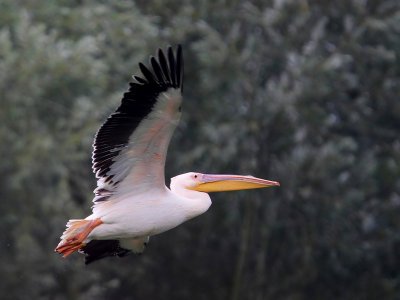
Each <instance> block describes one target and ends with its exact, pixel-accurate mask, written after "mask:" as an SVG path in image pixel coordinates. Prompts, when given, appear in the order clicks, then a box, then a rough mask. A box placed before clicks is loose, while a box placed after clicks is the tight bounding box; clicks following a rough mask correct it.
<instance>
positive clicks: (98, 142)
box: [92, 46, 183, 184]
mask: <svg viewBox="0 0 400 300" xmlns="http://www.w3.org/2000/svg"><path fill="white" fill-rule="evenodd" d="M158 60H159V61H157V59H155V58H153V59H151V65H152V69H153V70H152V71H151V70H149V69H148V68H147V67H146V66H145V65H144V64H142V63H139V68H140V70H141V72H142V75H143V77H144V78H142V77H139V76H134V79H135V80H136V81H137V82H131V83H130V88H129V91H128V92H126V93H124V96H123V98H122V101H121V105H120V106H119V107H118V108H117V110H116V111H115V112H114V113H113V114H111V115H110V116H109V117H108V119H107V120H106V122H105V123H104V124H103V125H102V126H101V127H100V129H99V131H98V132H97V134H96V137H95V140H94V143H93V148H94V150H93V155H92V163H93V171H94V172H95V173H96V177H98V178H100V177H104V178H105V182H111V183H113V184H115V183H114V182H112V178H113V177H114V176H113V174H108V172H109V171H110V168H111V166H112V164H113V163H114V161H115V159H116V157H117V156H118V155H119V153H120V152H121V150H123V149H124V148H125V147H126V146H127V143H128V141H129V137H130V136H131V135H132V133H133V131H134V130H135V129H136V127H137V126H139V124H140V122H141V121H142V120H143V119H144V118H146V116H147V115H148V114H150V113H151V110H152V108H153V106H154V104H155V103H156V101H157V97H158V95H159V94H160V93H162V92H165V91H166V90H167V89H169V88H176V89H179V88H181V85H182V82H181V80H178V81H177V80H176V78H180V77H181V76H182V75H181V74H182V72H183V70H182V63H181V61H182V49H181V46H178V50H177V57H176V59H175V57H174V53H173V50H172V48H171V47H169V48H168V63H167V61H166V59H165V55H164V53H163V52H162V50H159V52H158ZM171 79H172V80H171Z"/></svg>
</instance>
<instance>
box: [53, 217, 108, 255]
mask: <svg viewBox="0 0 400 300" xmlns="http://www.w3.org/2000/svg"><path fill="white" fill-rule="evenodd" d="M102 223H103V222H102V221H101V220H100V219H94V220H69V221H68V223H67V229H65V231H64V233H63V235H62V236H61V242H60V243H59V244H58V246H57V248H56V249H55V251H56V252H58V253H60V254H62V256H63V257H67V256H68V255H70V254H71V253H73V252H75V251H78V250H79V249H81V248H82V247H83V246H84V245H85V244H84V242H85V240H86V238H87V236H88V235H89V233H90V232H91V231H92V230H93V229H94V228H95V227H97V226H99V225H100V224H102Z"/></svg>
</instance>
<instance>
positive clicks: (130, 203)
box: [55, 45, 279, 264]
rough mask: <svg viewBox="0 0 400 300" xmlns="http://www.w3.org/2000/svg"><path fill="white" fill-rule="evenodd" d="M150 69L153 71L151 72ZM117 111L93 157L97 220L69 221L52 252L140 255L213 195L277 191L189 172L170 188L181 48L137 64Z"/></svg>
mask: <svg viewBox="0 0 400 300" xmlns="http://www.w3.org/2000/svg"><path fill="white" fill-rule="evenodd" d="M150 66H151V67H150ZM139 68H140V71H141V73H142V76H133V79H134V82H131V83H130V87H129V90H128V91H127V92H126V93H125V94H124V95H123V98H122V101H121V104H120V106H119V107H118V108H117V110H116V111H115V112H114V113H112V114H111V115H110V116H109V117H108V118H107V120H106V121H105V122H104V124H103V125H102V126H101V127H100V129H99V130H98V132H97V134H96V136H95V139H94V142H93V153H92V168H93V172H94V173H95V174H96V178H97V188H96V189H95V190H94V194H95V197H94V199H93V203H94V205H93V206H92V214H91V215H90V216H88V217H86V218H85V219H75V220H69V221H68V223H67V225H66V229H65V231H64V233H63V234H62V236H61V241H60V243H59V244H58V246H57V247H56V249H55V251H56V252H58V253H60V254H61V255H63V257H67V256H68V255H70V254H71V253H73V252H76V251H78V252H79V253H82V254H84V255H85V263H86V264H89V263H91V262H93V261H96V260H99V259H101V258H104V257H107V256H117V257H124V256H126V255H128V254H130V253H132V252H133V253H142V252H143V251H144V249H145V247H146V245H147V243H148V241H149V238H150V236H153V235H156V234H160V233H162V232H165V231H167V230H170V229H172V228H174V227H176V226H178V225H180V224H182V223H183V222H185V221H187V220H190V219H192V218H194V217H196V216H199V215H201V214H203V213H204V212H206V211H207V210H208V208H209V207H210V205H211V199H210V196H209V195H208V193H210V192H220V191H234V190H245V189H257V188H266V187H272V186H279V183H278V182H276V181H270V180H265V179H260V178H256V177H253V176H243V175H224V174H202V173H197V172H189V173H186V174H182V175H178V176H176V177H173V178H172V179H171V184H170V188H167V187H166V185H165V178H164V167H165V158H166V154H167V150H168V145H169V142H170V140H171V137H172V134H173V132H174V130H175V128H176V126H177V125H178V122H179V119H180V116H181V103H182V88H183V58H182V47H181V46H180V45H178V47H177V49H176V52H175V53H174V50H173V49H172V48H171V47H168V49H167V51H166V54H164V52H163V50H161V49H159V50H158V57H157V58H156V57H153V56H150V60H149V65H148V66H145V65H144V64H142V63H139Z"/></svg>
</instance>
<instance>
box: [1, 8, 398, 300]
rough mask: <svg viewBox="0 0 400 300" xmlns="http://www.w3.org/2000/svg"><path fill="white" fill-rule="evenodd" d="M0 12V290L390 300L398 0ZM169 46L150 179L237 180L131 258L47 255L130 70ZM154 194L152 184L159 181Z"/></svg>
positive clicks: (77, 200) (80, 206) (81, 189)
mask: <svg viewBox="0 0 400 300" xmlns="http://www.w3.org/2000/svg"><path fill="white" fill-rule="evenodd" d="M110 2H111V1H70V0H68V1H66V0H65V1H16V0H3V1H1V3H0V105H1V106H0V211H1V218H0V257H1V261H0V274H1V280H0V291H1V292H0V293H1V298H2V299H96V300H100V299H191V300H196V299H207V300H210V299H234V300H239V299H259V300H263V299H293V300H297V299H299V300H300V299H400V274H399V268H400V252H399V251H400V231H399V229H400V217H399V216H400V179H399V178H400V101H399V100H400V99H399V98H400V2H399V1H398V0H380V1H378V0H371V1H368V0H349V1H307V0H275V1H271V0H263V1H261V0H260V1H234V0H225V1H223V0H216V1H212V0H203V1H177V0H171V1H161V0H158V1H144V0H141V1H136V2H132V1H114V4H110ZM177 43H181V44H182V45H183V48H184V57H185V80H184V96H185V102H184V106H183V112H184V114H183V119H182V122H181V124H180V126H179V128H178V129H177V131H176V133H175V135H174V138H173V141H172V143H171V147H170V151H169V156H168V162H167V166H166V176H167V178H170V177H172V176H175V175H176V174H180V173H185V172H188V171H200V172H208V173H238V174H252V175H255V176H258V177H263V178H268V179H271V180H278V181H280V182H281V187H280V188H273V189H265V190H254V191H243V192H236V193H234V192H231V193H221V194H213V195H212V199H213V205H212V207H211V209H210V210H209V211H208V212H207V213H206V214H204V215H203V216H201V217H199V218H197V219H195V220H192V221H190V222H188V223H186V224H184V225H182V226H180V227H179V228H177V229H174V230H171V231H170V232H167V233H164V234H162V235H160V236H155V237H153V238H152V239H151V240H150V244H149V247H148V249H147V251H146V252H145V253H144V254H143V255H142V256H131V257H128V258H125V259H112V258H110V259H105V260H102V261H99V262H98V263H95V264H93V265H90V266H85V265H84V264H83V257H82V256H81V255H78V254H75V255H73V256H71V257H70V258H68V259H62V258H61V257H60V256H59V255H57V254H55V253H54V252H53V250H54V248H55V246H56V245H57V243H58V239H59V236H60V234H61V233H62V231H63V230H64V226H65V222H66V221H67V219H69V218H82V217H85V216H86V215H88V214H89V213H90V205H91V199H92V197H93V194H92V190H93V189H94V188H95V179H94V176H93V174H92V173H91V161H90V152H91V143H92V140H93V137H94V134H95V132H96V130H97V129H98V127H99V126H100V124H101V123H102V122H103V121H104V119H105V117H106V116H107V115H108V114H109V113H111V112H112V111H113V110H114V109H115V108H116V106H117V105H118V103H119V101H120V99H121V96H122V93H123V92H124V91H125V90H126V89H127V87H128V84H127V83H128V81H129V80H130V76H131V75H132V74H137V73H138V72H139V70H138V66H137V63H138V62H139V61H145V62H147V59H148V56H149V55H150V54H155V53H156V50H157V48H158V47H163V48H164V49H165V47H166V46H167V45H169V44H171V45H176V44H177ZM167 184H169V179H167Z"/></svg>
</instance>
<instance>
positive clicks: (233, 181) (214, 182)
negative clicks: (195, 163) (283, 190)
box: [192, 174, 280, 193]
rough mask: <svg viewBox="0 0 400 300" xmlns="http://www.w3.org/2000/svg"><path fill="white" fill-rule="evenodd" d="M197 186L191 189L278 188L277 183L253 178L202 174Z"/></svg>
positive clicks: (210, 190)
mask: <svg viewBox="0 0 400 300" xmlns="http://www.w3.org/2000/svg"><path fill="white" fill-rule="evenodd" d="M198 180H199V184H198V185H196V186H194V187H192V189H193V190H195V191H198V192H205V193H210V192H225V191H238V190H250V189H260V188H267V187H271V186H279V185H280V184H279V182H277V181H270V180H265V179H261V178H257V177H254V176H250V175H248V176H243V175H220V174H218V175H217V174H202V175H201V176H200V178H198Z"/></svg>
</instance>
